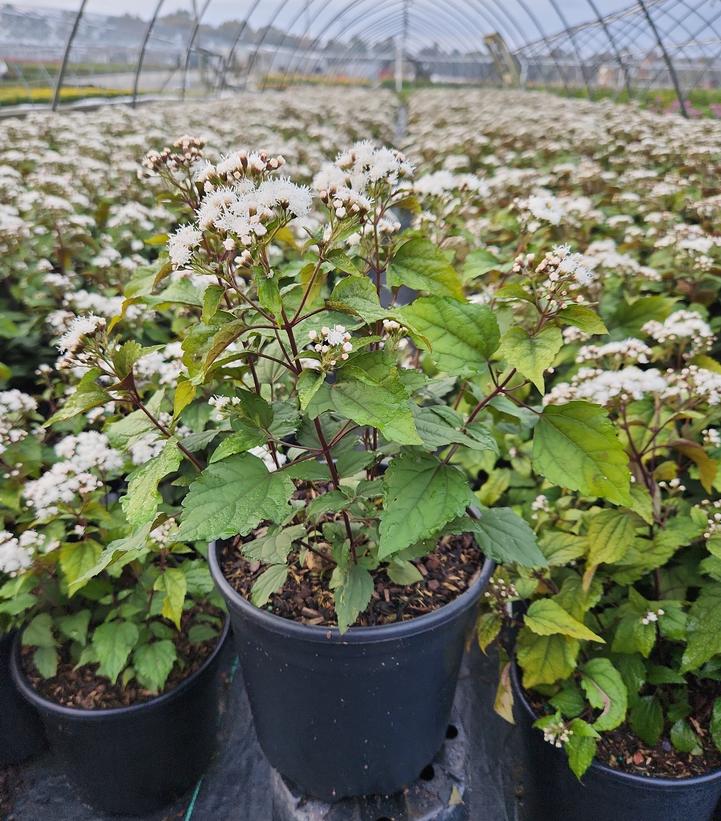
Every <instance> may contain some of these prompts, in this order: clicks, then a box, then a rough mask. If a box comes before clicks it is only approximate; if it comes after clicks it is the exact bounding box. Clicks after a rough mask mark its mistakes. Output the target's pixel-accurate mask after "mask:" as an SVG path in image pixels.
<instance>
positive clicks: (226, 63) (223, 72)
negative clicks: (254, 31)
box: [219, 0, 260, 92]
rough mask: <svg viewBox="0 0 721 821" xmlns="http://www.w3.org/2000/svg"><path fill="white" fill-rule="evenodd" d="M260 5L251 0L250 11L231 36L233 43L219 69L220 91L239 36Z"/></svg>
mask: <svg viewBox="0 0 721 821" xmlns="http://www.w3.org/2000/svg"><path fill="white" fill-rule="evenodd" d="M259 5H260V0H253V3H252V5H251V7H250V11H249V12H248V13H247V14H246V15H245V20H243V22H242V23H241V26H240V28H239V29H238V33H237V34H236V35H235V37H234V38H233V43H232V45H231V46H230V50H229V51H228V54H227V56H226V58H225V60H224V61H223V67H222V68H221V71H220V89H219V90H220V91H221V92H222V91H223V89H224V88H225V80H226V77H227V75H228V69H229V68H230V63H231V61H232V59H233V55H234V54H235V50H236V48H238V44H239V43H240V38H241V37H242V36H243V35H244V34H245V31H246V29H247V28H248V24H249V23H250V18H251V17H252V16H253V15H254V14H255V10H256V9H257V8H258V6H259Z"/></svg>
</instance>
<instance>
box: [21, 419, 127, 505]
mask: <svg viewBox="0 0 721 821" xmlns="http://www.w3.org/2000/svg"><path fill="white" fill-rule="evenodd" d="M55 453H56V454H57V455H58V456H59V457H61V458H63V459H64V461H61V462H56V463H55V464H54V465H52V467H51V468H50V469H49V470H47V471H45V473H43V475H42V476H41V477H40V478H39V479H35V480H33V481H31V482H28V483H27V484H26V485H25V487H24V489H23V495H24V497H25V500H26V502H27V504H28V506H29V507H31V508H33V510H34V512H35V515H36V516H37V517H38V518H40V519H45V518H49V517H51V516H55V515H56V514H57V513H58V512H59V510H60V507H59V506H60V505H63V504H64V505H70V506H72V505H73V504H74V503H75V502H76V501H77V500H78V498H79V497H80V498H82V497H85V496H87V495H88V494H90V493H92V492H93V491H94V490H97V489H98V488H99V487H101V485H102V482H101V481H100V479H99V478H98V477H97V476H95V475H94V474H93V473H91V472H90V471H91V470H99V471H101V472H102V473H103V474H105V475H107V474H111V473H114V472H117V471H118V470H120V469H121V468H122V465H123V460H122V456H121V455H120V454H119V453H118V451H116V450H114V449H113V448H111V447H110V445H109V443H108V439H107V437H106V436H105V435H104V434H102V433H98V432H97V431H85V432H83V433H79V434H77V435H74V436H66V437H65V438H64V439H62V440H61V441H60V442H58V443H57V445H55Z"/></svg>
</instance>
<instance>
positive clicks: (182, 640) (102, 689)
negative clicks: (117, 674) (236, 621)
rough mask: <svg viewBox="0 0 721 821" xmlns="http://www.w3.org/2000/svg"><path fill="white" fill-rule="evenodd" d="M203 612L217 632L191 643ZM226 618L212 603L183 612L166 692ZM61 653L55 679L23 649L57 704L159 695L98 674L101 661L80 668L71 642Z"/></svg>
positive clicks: (116, 703) (38, 686) (28, 669)
mask: <svg viewBox="0 0 721 821" xmlns="http://www.w3.org/2000/svg"><path fill="white" fill-rule="evenodd" d="M199 611H201V612H202V613H204V614H205V615H208V616H211V617H213V627H214V629H217V633H216V634H215V635H213V636H211V637H210V638H207V639H205V640H204V641H196V642H191V641H190V639H189V638H188V634H187V631H188V630H189V628H190V627H191V626H192V625H193V624H198V621H197V617H198V614H199ZM223 619H224V613H223V612H222V610H220V609H219V608H217V607H213V606H210V605H206V606H203V607H202V608H201V607H196V608H194V609H192V610H188V611H186V612H185V613H183V617H182V620H181V631H180V632H179V633H177V634H176V635H175V637H174V643H175V647H176V650H177V653H178V660H179V663H176V664H175V666H174V668H173V670H172V672H171V673H170V676H169V677H168V680H167V682H166V685H165V689H164V690H163V693H168V692H170V691H171V690H174V689H175V688H176V687H177V686H178V685H179V684H181V683H182V682H183V681H185V679H186V678H188V677H189V676H191V675H192V674H193V673H194V672H195V671H196V670H198V669H199V668H200V667H202V666H203V663H204V662H205V660H206V659H207V658H208V656H210V654H211V653H212V652H213V650H214V649H215V647H216V645H217V643H218V639H219V638H220V635H221V631H222V625H223ZM203 623H205V622H203ZM59 655H60V661H59V663H58V671H57V674H56V675H55V676H53V677H52V678H43V677H42V676H41V675H40V673H39V672H38V671H37V669H36V667H35V665H34V664H33V650H32V649H31V648H29V647H23V649H22V666H23V671H24V673H25V675H26V676H27V678H28V680H29V682H30V684H31V685H32V686H33V688H34V689H35V690H36V691H37V692H38V693H40V695H42V696H44V697H45V698H46V699H48V700H49V701H54V702H55V703H56V704H61V705H63V706H64V707H79V708H81V709H83V710H107V709H110V708H113V707H129V706H131V705H133V704H141V703H142V702H144V701H150V700H151V699H153V698H156V697H157V696H158V694H157V693H152V692H150V691H149V690H145V689H144V688H143V687H141V686H140V685H139V684H138V683H137V681H135V679H133V680H132V681H131V682H130V683H129V684H127V685H126V686H123V685H122V683H121V682H120V680H118V681H117V682H116V683H115V684H113V683H112V682H111V681H110V679H108V678H106V677H105V676H99V675H98V674H97V672H96V671H97V667H98V665H97V664H84V665H83V666H82V667H78V668H77V669H76V667H75V662H74V661H73V660H72V659H71V657H70V647H69V645H63V646H62V647H61V648H60V649H59ZM1 817H2V816H1V815H0V818H1Z"/></svg>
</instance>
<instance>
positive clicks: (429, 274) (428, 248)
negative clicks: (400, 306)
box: [386, 239, 463, 299]
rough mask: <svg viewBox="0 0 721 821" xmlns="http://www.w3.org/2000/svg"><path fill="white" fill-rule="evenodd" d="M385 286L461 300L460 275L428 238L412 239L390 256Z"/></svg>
mask: <svg viewBox="0 0 721 821" xmlns="http://www.w3.org/2000/svg"><path fill="white" fill-rule="evenodd" d="M386 282H387V283H388V286H389V287H391V288H394V287H396V286H398V285H407V286H408V287H409V288H414V289H415V290H417V291H427V292H429V293H431V294H437V295H439V296H448V297H453V298H454V299H463V286H462V283H461V278H460V276H459V275H458V274H457V273H456V271H455V269H454V268H453V266H452V265H451V264H450V262H448V260H447V259H446V256H445V254H444V253H443V251H441V249H440V248H438V246H436V245H434V244H433V243H432V242H429V241H428V240H427V239H411V240H408V241H407V242H404V243H403V245H401V246H400V248H398V250H397V251H396V252H395V254H394V255H393V258H392V259H391V261H390V264H389V265H388V270H387V272H386Z"/></svg>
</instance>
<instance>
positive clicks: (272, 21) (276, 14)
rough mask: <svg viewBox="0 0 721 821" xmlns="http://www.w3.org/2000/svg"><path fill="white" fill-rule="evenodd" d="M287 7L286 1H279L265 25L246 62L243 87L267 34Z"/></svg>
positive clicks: (246, 82)
mask: <svg viewBox="0 0 721 821" xmlns="http://www.w3.org/2000/svg"><path fill="white" fill-rule="evenodd" d="M287 5H288V0H281V2H280V5H279V6H278V7H277V8H276V10H275V12H274V13H273V15H272V16H271V18H270V21H269V22H267V23H266V24H265V31H264V32H263V36H262V37H261V38H260V40H259V41H258V42H257V43H256V45H255V50H254V51H253V55H252V57H251V58H250V60H248V65H247V66H246V69H245V85H246V86H247V84H248V78H249V77H250V70H251V69H252V68H253V66H254V65H255V61H256V60H257V59H258V53H259V52H260V49H261V48H262V47H263V46H264V45H265V41H266V39H267V38H268V32H270V30H271V29H272V28H273V26H274V25H275V21H276V20H277V19H278V17H279V15H280V14H281V13H282V11H283V9H284V8H285V7H286V6H287Z"/></svg>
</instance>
